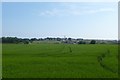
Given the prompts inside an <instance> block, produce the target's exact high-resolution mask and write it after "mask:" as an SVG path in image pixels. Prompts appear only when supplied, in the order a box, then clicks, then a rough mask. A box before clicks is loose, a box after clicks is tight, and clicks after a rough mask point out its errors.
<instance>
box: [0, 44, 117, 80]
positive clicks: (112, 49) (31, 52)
mask: <svg viewBox="0 0 120 80" xmlns="http://www.w3.org/2000/svg"><path fill="white" fill-rule="evenodd" d="M2 48H3V51H2V52H3V71H2V72H3V74H2V76H3V78H117V77H118V46H117V45H112V44H81V45H78V44H42V43H41V44H3V46H2Z"/></svg>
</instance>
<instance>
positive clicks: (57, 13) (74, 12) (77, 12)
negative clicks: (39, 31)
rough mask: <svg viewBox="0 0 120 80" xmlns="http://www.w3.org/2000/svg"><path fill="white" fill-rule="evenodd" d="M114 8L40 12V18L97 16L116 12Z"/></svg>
mask: <svg viewBox="0 0 120 80" xmlns="http://www.w3.org/2000/svg"><path fill="white" fill-rule="evenodd" d="M114 11H115V10H114V9H113V8H100V9H84V10H83V9H82V10H80V9H71V8H70V9H51V10H46V11H43V12H40V14H39V16H80V15H86V14H96V13H102V12H114Z"/></svg>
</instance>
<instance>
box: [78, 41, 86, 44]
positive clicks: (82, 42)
mask: <svg viewBox="0 0 120 80" xmlns="http://www.w3.org/2000/svg"><path fill="white" fill-rule="evenodd" d="M78 44H86V42H85V41H79V42H78Z"/></svg>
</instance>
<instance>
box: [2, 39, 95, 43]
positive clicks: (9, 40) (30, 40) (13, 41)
mask: <svg viewBox="0 0 120 80" xmlns="http://www.w3.org/2000/svg"><path fill="white" fill-rule="evenodd" d="M0 40H1V42H2V43H15V44H18V43H24V44H29V43H32V42H33V41H45V40H49V41H51V40H54V41H61V42H62V41H63V40H64V42H63V43H68V44H69V42H72V38H50V37H47V38H39V39H37V38H31V39H29V38H24V39H22V38H17V37H2V38H0ZM75 40H76V41H78V42H77V44H86V42H85V41H84V40H83V39H75ZM89 44H96V41H95V40H91V42H90V43H89Z"/></svg>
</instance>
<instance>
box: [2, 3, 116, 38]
mask: <svg viewBox="0 0 120 80" xmlns="http://www.w3.org/2000/svg"><path fill="white" fill-rule="evenodd" d="M2 13H3V14H2V21H3V22H2V26H3V36H16V37H27V38H31V37H36V38H39V37H64V36H67V37H72V38H89V39H117V38H118V5H117V3H116V2H24V3H23V2H18V3H17V2H14V3H12V2H11V3H9V2H7V3H2Z"/></svg>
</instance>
